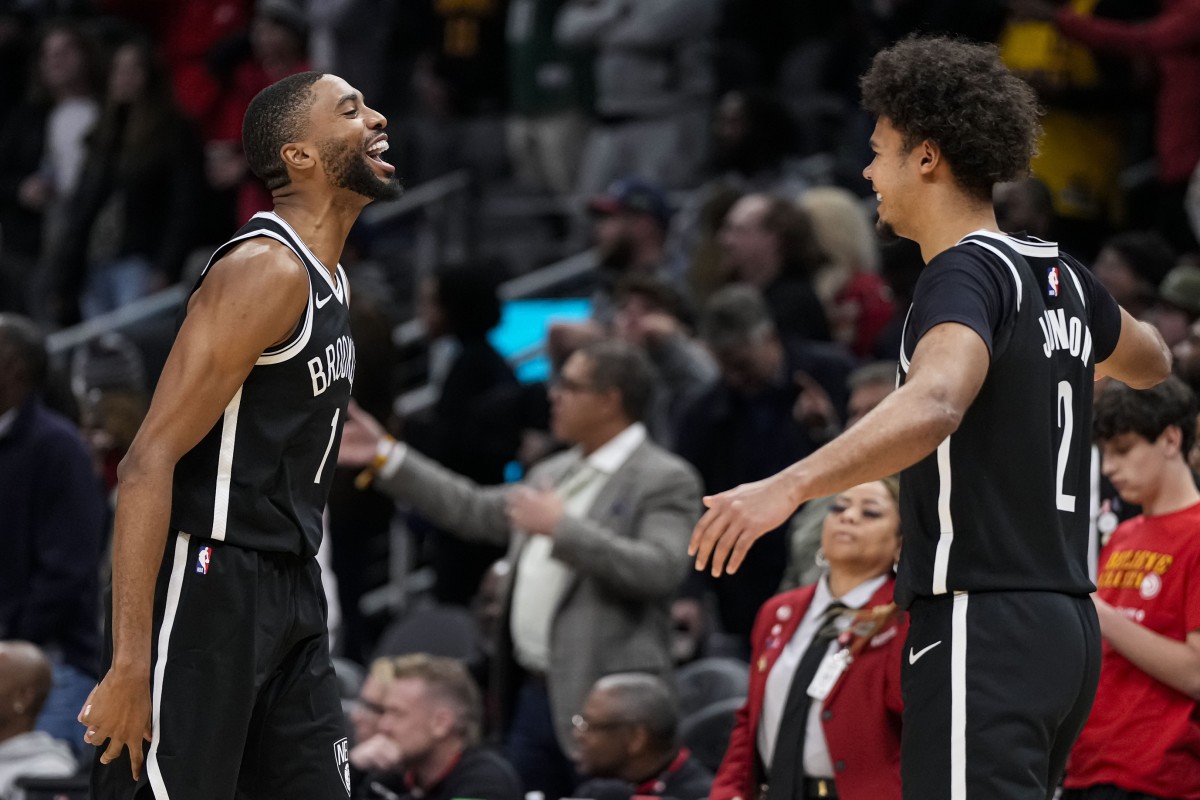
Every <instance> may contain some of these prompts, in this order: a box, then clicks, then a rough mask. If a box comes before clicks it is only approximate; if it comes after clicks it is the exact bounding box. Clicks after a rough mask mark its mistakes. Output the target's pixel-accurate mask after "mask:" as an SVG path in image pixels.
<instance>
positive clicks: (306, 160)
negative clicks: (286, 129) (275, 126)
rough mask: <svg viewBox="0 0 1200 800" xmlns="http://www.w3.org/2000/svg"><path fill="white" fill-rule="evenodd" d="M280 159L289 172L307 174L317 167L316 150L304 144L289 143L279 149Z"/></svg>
mask: <svg viewBox="0 0 1200 800" xmlns="http://www.w3.org/2000/svg"><path fill="white" fill-rule="evenodd" d="M279 158H280V159H281V160H282V161H283V164H284V166H286V167H287V168H288V171H289V172H305V171H307V170H311V169H313V168H314V167H315V166H316V163H317V159H316V150H315V148H313V147H312V146H311V145H307V144H305V143H304V142H288V143H287V144H285V145H284V146H283V147H281V148H279Z"/></svg>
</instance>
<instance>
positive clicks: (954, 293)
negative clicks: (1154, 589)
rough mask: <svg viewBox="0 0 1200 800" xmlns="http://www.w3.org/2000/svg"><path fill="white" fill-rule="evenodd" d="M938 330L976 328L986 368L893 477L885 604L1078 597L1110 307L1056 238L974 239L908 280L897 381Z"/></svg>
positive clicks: (1113, 332)
mask: <svg viewBox="0 0 1200 800" xmlns="http://www.w3.org/2000/svg"><path fill="white" fill-rule="evenodd" d="M946 322H954V323H959V324H962V325H966V326H967V327H969V328H971V329H972V330H974V331H975V332H976V333H977V334H979V336H980V338H982V339H983V341H984V343H985V344H986V345H987V348H988V351H989V352H990V354H991V361H990V364H989V366H988V371H987V377H986V378H985V379H984V382H983V386H982V388H981V389H980V390H979V394H978V396H977V397H976V398H975V400H974V401H973V402H972V403H971V406H970V408H969V409H968V410H967V412H966V415H965V416H964V417H963V419H962V422H961V424H960V425H959V427H958V430H956V431H955V432H954V433H953V434H952V435H951V436H949V437H947V438H946V439H945V440H944V441H943V442H942V443H941V444H940V445H939V446H938V448H937V450H936V451H935V452H933V453H931V454H930V455H928V456H927V457H925V458H924V459H922V460H921V461H919V462H918V463H916V464H914V465H913V466H912V467H910V468H908V469H907V470H905V471H904V473H903V475H902V476H901V482H900V506H901V519H902V526H903V534H904V545H903V548H902V553H901V558H900V567H899V577H898V580H897V586H896V600H897V602H899V603H900V604H901V605H903V606H905V607H907V606H908V605H909V604H911V603H912V601H913V599H914V598H915V597H921V596H932V595H941V594H946V593H948V592H956V591H1005V590H1018V591H1024V590H1030V591H1053V592H1064V593H1067V594H1085V593H1087V592H1090V591H1092V589H1093V588H1094V587H1093V585H1092V582H1091V580H1090V579H1089V578H1088V574H1087V546H1088V513H1089V498H1088V491H1089V488H1088V487H1089V458H1090V452H1091V434H1092V430H1091V428H1092V383H1093V380H1094V374H1095V365H1096V362H1098V361H1103V360H1104V359H1105V358H1107V357H1108V356H1109V355H1110V354H1111V353H1112V351H1113V348H1114V347H1115V346H1116V342H1117V338H1118V336H1119V335H1120V329H1121V318H1120V310H1119V308H1118V306H1117V304H1116V302H1115V301H1114V300H1113V299H1112V297H1111V295H1109V294H1108V292H1107V291H1106V290H1105V289H1104V288H1103V287H1102V286H1101V285H1100V283H1099V282H1098V281H1097V280H1096V279H1095V278H1094V277H1093V276H1092V274H1091V273H1090V272H1089V271H1088V270H1087V269H1086V268H1084V267H1083V266H1081V265H1080V264H1079V263H1078V262H1077V261H1075V260H1074V259H1072V258H1071V257H1069V256H1067V255H1065V254H1062V253H1060V252H1059V250H1058V246H1057V245H1056V244H1053V243H1050V242H1042V241H1038V240H1036V239H1028V238H1019V237H1015V236H1007V235H1001V234H996V233H991V232H987V231H978V232H976V233H973V234H970V235H968V236H966V237H965V238H964V239H963V240H962V241H961V242H959V243H958V244H957V245H956V246H954V247H952V248H950V249H949V250H946V251H944V252H942V253H940V254H938V255H937V256H936V257H934V258H933V259H932V260H931V261H930V262H929V264H928V265H927V266H926V268H925V270H924V271H923V272H922V274H921V277H920V279H919V280H918V282H917V286H916V290H915V292H914V295H913V303H912V307H911V308H910V309H909V312H908V318H907V319H906V320H905V324H904V334H903V339H902V344H901V350H900V381H901V382H903V380H904V378H905V377H906V376H907V374H908V369H909V364H910V360H911V358H912V355H913V351H914V350H915V349H916V346H917V343H918V342H919V341H920V339H921V337H922V336H924V335H925V334H926V333H927V332H929V330H931V329H932V328H934V327H935V326H937V325H940V324H942V323H946Z"/></svg>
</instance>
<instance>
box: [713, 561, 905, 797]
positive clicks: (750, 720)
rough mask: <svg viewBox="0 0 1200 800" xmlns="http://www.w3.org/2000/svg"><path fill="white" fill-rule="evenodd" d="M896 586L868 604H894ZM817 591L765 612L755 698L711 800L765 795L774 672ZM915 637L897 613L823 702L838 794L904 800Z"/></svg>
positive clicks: (796, 594)
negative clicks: (905, 689)
mask: <svg viewBox="0 0 1200 800" xmlns="http://www.w3.org/2000/svg"><path fill="white" fill-rule="evenodd" d="M895 585H896V581H895V579H894V578H890V577H889V578H888V580H887V581H886V582H885V583H884V584H883V586H881V587H879V590H878V591H877V592H875V595H874V596H873V597H872V598H871V600H870V602H869V603H868V604H867V607H872V606H878V605H883V604H886V603H890V602H891V601H892V590H893V589H894V588H895ZM815 593H816V586H804V587H801V588H799V589H794V590H792V591H790V592H784V593H783V594H779V595H776V596H775V597H772V598H771V599H770V600H768V601H767V602H766V603H764V604H763V607H762V608H761V609H760V610H759V612H758V618H757V619H756V620H755V622H754V632H753V634H751V638H750V644H751V647H752V652H753V656H752V658H751V659H750V687H749V694H748V696H747V699H746V704H745V705H744V706H742V707H741V709H739V710H738V713H737V721H736V723H735V724H734V727H733V734H732V735H731V736H730V739H729V749H728V750H726V751H725V759H724V760H723V761H722V762H721V768H720V769H719V770H718V771H717V777H716V779H715V780H714V781H713V788H712V792H711V793H710V794H709V798H710V800H738V799H739V798H740V800H754V798H755V797H757V796H758V788H759V786H760V785H761V784H762V783H763V781H764V780H765V776H763V775H762V774H761V771H760V769H759V767H758V764H759V758H758V722H759V719H761V717H762V704H763V695H764V694H765V692H766V687H767V675H768V674H769V673H770V671H771V668H772V667H773V666H774V665H775V660H776V659H777V658H779V654H780V652H782V651H783V647H784V645H786V644H787V643H788V642H789V641H791V638H792V636H793V635H794V634H795V633H796V628H798V627H799V626H800V621H801V620H802V619H803V618H804V612H805V611H807V610H808V604H809V603H811V602H812V599H813V595H814V594H815ZM907 634H908V620H907V617H906V615H904V614H898V615H893V616H892V618H891V619H890V620H889V621H888V622H887V623H886V624H885V625H884V627H883V629H882V630H880V631H879V632H878V633H876V634H874V635H873V636H872V637H871V638H870V640H869V641H867V642H865V643H864V644H863V645H862V649H861V650H860V651H859V653H858V655H857V656H856V657H855V658H854V660H853V661H852V662H851V664H850V666H849V667H847V669H846V671H845V672H844V673H842V677H841V678H839V679H838V682H837V683H836V684H835V685H834V687H833V689H832V690H831V691H830V692H829V696H828V697H826V698H825V702H824V703H823V705H822V708H823V709H824V711H825V714H824V717H825V723H824V725H825V739H826V741H827V743H828V745H829V755H830V757H831V760H832V761H833V764H834V770H835V771H834V782H835V783H836V784H837V791H838V796H839V797H842V798H845V800H900V712H901V708H902V701H901V699H900V659H901V658H902V657H903V651H904V639H905V636H907Z"/></svg>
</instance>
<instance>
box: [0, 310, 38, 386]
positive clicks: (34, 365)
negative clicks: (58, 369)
mask: <svg viewBox="0 0 1200 800" xmlns="http://www.w3.org/2000/svg"><path fill="white" fill-rule="evenodd" d="M8 354H11V355H12V356H14V357H15V358H16V359H17V361H18V362H19V363H20V364H21V366H22V368H23V370H24V378H25V381H26V383H28V384H29V386H31V387H33V388H35V389H37V388H41V387H42V386H43V385H44V384H45V382H46V373H47V371H48V368H49V367H48V365H49V361H50V358H49V355H48V353H47V351H46V337H45V336H43V335H42V332H41V330H40V329H39V328H38V326H37V325H36V324H35V323H34V321H33V320H31V319H29V318H28V317H23V316H21V315H20V314H9V313H3V314H0V356H5V355H8Z"/></svg>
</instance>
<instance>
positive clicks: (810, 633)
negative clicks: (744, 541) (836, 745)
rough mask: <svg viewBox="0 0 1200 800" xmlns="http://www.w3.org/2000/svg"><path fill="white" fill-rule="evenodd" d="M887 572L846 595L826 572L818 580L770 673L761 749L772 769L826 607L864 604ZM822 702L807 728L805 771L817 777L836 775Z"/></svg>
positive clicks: (811, 709) (760, 728) (833, 647)
mask: <svg viewBox="0 0 1200 800" xmlns="http://www.w3.org/2000/svg"><path fill="white" fill-rule="evenodd" d="M886 580H887V575H880V576H879V577H878V578H872V579H871V580H869V581H867V582H865V583H860V584H859V585H858V586H855V587H854V588H853V589H851V590H850V591H848V592H846V595H845V596H844V597H834V596H833V594H832V593H831V592H830V591H829V581H828V579H827V577H826V576H825V575H822V576H821V579H820V580H819V581H817V591H816V594H814V595H813V599H812V602H811V603H809V605H808V610H807V611H805V612H804V619H803V620H801V621H800V625H799V627H797V628H796V632H795V633H794V634H792V638H791V641H789V642H788V643H787V644H786V645H784V646H783V651H782V652H781V653H780V654H779V658H778V659H777V660H776V661H775V664H774V665H773V666H772V667H771V672H770V674H768V675H767V688H766V691H765V692H764V694H763V707H762V716H761V717H760V718H759V722H758V752H759V755H760V756H762V761H763V764H765V765H766V766H767V769H768V770H769V769H770V767H771V759H772V758H773V757H774V755H775V741H776V740H777V739H778V738H779V725H780V723H782V722H783V709H784V706H786V705H787V698H788V692H789V691H790V690H791V687H792V677H793V676H794V675H795V674H796V668H797V667H799V666H800V659H801V658H802V657H803V656H804V651H805V650H807V649H808V645H809V643H810V642H812V640H813V637H814V636H816V634H817V626H818V625H819V624H820V623H821V619H822V617H824V615H825V610H826V609H827V608H829V604H830V603H832V602H834V601H835V600H837V601H840V602H841V603H842V604H843V605H845V606H846V607H847V608H862V607H863V606H865V605H866V604H867V603H868V602H870V600H871V598H872V597H873V596H874V595H875V592H877V591H879V587H880V586H883V584H884V582H885V581H886ZM837 648H838V643H837V639H834V640H833V641H831V642H830V643H829V650H830V652H836V651H837ZM821 705H822V704H821V703H819V702H816V701H814V702H813V703H812V704H810V705H809V708H808V721H807V725H806V727H805V729H804V773H805V774H806V775H808V776H810V777H813V778H832V777H833V763H832V761H831V760H830V758H829V745H828V744H827V743H826V741H825V730H824V728H822V727H821Z"/></svg>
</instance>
